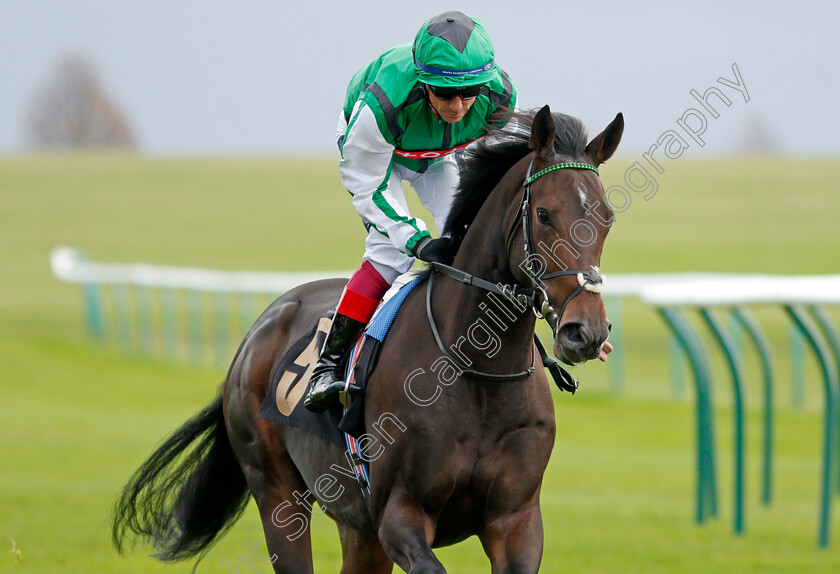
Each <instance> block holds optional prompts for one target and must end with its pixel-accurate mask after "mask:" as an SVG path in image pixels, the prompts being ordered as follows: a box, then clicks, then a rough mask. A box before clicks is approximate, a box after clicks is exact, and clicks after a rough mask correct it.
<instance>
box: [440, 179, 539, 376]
mask: <svg viewBox="0 0 840 574" xmlns="http://www.w3.org/2000/svg"><path fill="white" fill-rule="evenodd" d="M498 191H500V190H497V192H498ZM511 201H516V194H515V190H509V191H508V192H506V193H496V192H494V193H493V194H492V195H491V197H489V198H488V199H487V202H486V205H485V206H483V207H482V213H480V217H477V218H476V221H475V222H474V223H473V225H471V226H470V229H469V230H468V232H467V234H466V236H465V237H464V241H463V243H462V245H461V247H460V249H459V250H458V256H457V257H456V259H455V262H454V264H453V265H454V267H456V268H458V269H462V270H464V271H466V272H467V273H470V274H472V275H474V276H475V277H479V278H481V279H484V280H486V281H490V282H492V283H497V284H498V283H501V284H508V285H513V284H514V281H515V279H514V278H513V275H512V273H511V271H510V269H509V268H508V263H507V256H506V254H505V237H506V235H507V232H508V229H507V226H508V222H507V221H506V214H507V213H508V212H509V207H510V205H511ZM488 216H489V217H488ZM438 277H439V281H436V282H435V286H434V293H433V305H432V307H433V310H434V312H435V316H436V317H449V318H450V320H448V321H445V322H444V321H440V331H441V334H442V335H443V340H444V341H445V342H447V344H448V345H449V346H450V349H451V345H452V344H453V343H454V342H460V347H459V350H461V351H463V355H464V356H466V357H467V358H468V359H470V361H473V362H474V365H473V368H475V369H477V370H486V371H489V372H493V373H510V372H515V371H518V370H522V369H525V368H527V367H529V366H531V361H532V358H533V337H534V323H535V317H534V314H533V312H532V311H531V309H530V308H516V307H515V306H513V305H512V304H511V303H510V302H508V301H506V300H504V299H503V298H502V297H501V296H499V295H496V294H492V293H489V292H487V291H485V290H483V289H479V288H477V287H473V286H467V285H464V284H463V283H459V282H457V281H455V280H453V279H450V278H448V277H443V276H438ZM456 318H457V320H455V319H456Z"/></svg>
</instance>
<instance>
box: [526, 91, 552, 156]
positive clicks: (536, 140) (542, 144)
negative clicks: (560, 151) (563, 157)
mask: <svg viewBox="0 0 840 574" xmlns="http://www.w3.org/2000/svg"><path fill="white" fill-rule="evenodd" d="M528 147H530V148H531V149H532V150H534V152H535V153H536V154H537V157H538V158H540V159H541V160H546V159H548V158H549V157H550V156H551V154H553V153H554V118H553V117H551V110H550V109H549V107H548V106H547V105H545V106H543V107H542V109H541V110H540V111H538V112H537V115H536V116H534V123H533V125H532V126H531V141H530V142H529V143H528Z"/></svg>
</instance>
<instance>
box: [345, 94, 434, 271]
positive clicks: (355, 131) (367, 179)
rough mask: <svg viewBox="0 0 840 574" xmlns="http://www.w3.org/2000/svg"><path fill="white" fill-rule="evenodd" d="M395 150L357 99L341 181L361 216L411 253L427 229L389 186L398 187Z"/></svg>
mask: <svg viewBox="0 0 840 574" xmlns="http://www.w3.org/2000/svg"><path fill="white" fill-rule="evenodd" d="M394 149H395V148H394V146H393V145H391V144H390V143H389V142H388V141H387V140H386V139H385V137H384V136H383V135H382V133H381V132H380V131H379V126H378V124H377V123H376V118H375V117H374V115H373V112H372V111H371V110H370V108H368V106H367V105H366V104H365V103H364V102H362V101H359V102H358V103H357V104H356V107H355V108H354V109H353V113H352V114H351V117H350V122H349V124H348V127H347V132H346V134H345V136H344V143H343V147H342V154H341V161H340V162H339V173H340V174H341V183H342V184H343V185H344V188H345V189H346V190H347V191H349V192H350V193H351V194H352V196H353V207H354V208H355V209H356V211H357V212H358V214H359V215H360V216H361V217H362V219H364V220H365V221H366V222H368V223H370V224H372V225H373V226H374V227H375V228H376V229H377V230H378V231H379V232H380V233H383V234H384V235H387V236H388V238H389V239H390V240H391V243H393V245H394V247H395V248H397V249H399V250H400V251H402V252H403V253H406V254H409V255H410V254H411V250H412V248H413V247H414V245H415V244H416V243H417V241H419V240H420V239H421V238H423V237H425V236H428V235H429V232H428V231H427V230H426V224H425V223H424V222H423V221H422V220H420V219H417V218H415V217H412V216H411V214H410V213H408V209H407V208H406V207H405V206H404V205H403V204H402V203H401V202H400V201H398V200H397V199H396V198H395V197H394V194H393V193H392V191H391V190H392V186H395V185H399V186H401V183H400V178H399V177H393V178H392V177H391V170H392V168H393V164H392V159H393V153H394ZM400 197H402V190H401V189H400Z"/></svg>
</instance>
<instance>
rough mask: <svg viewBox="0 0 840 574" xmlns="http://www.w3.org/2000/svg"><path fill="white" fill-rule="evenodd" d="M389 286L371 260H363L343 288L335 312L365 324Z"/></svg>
mask: <svg viewBox="0 0 840 574" xmlns="http://www.w3.org/2000/svg"><path fill="white" fill-rule="evenodd" d="M389 287H391V284H390V283H388V281H386V280H385V278H384V277H382V275H381V274H380V273H379V271H377V270H376V268H375V267H374V266H373V265H372V264H371V262H370V261H365V262H364V263H362V266H361V267H360V268H359V270H358V271H356V272H355V273H354V274H353V276H352V277H351V278H350V282H349V283H347V287H345V288H344V293H342V295H341V301H339V303H338V309H337V312H338V313H341V314H342V315H345V316H347V317H350V318H351V319H354V320H356V321H360V322H362V323H365V324H366V323H367V322H368V321H369V320H370V318H371V317H372V316H373V312H374V311H376V307H377V306H378V305H379V302H380V301H382V297H383V296H384V295H385V292H386V291H387V290H388V288H389Z"/></svg>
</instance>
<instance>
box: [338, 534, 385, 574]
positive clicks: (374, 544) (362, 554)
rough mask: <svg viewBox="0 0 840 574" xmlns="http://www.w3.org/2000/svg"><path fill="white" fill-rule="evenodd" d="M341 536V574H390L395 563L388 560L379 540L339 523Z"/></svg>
mask: <svg viewBox="0 0 840 574" xmlns="http://www.w3.org/2000/svg"><path fill="white" fill-rule="evenodd" d="M337 525H338V533H339V535H340V536H341V559H342V562H343V565H342V567H341V574H390V573H391V572H392V571H393V569H394V562H393V561H392V560H391V559H390V558H388V555H387V554H385V551H384V550H383V549H382V545H381V544H380V543H379V539H378V538H377V537H376V536H373V535H371V534H366V533H364V532H361V531H359V530H355V529H353V528H350V527H349V526H344V525H343V524H340V523H337Z"/></svg>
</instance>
